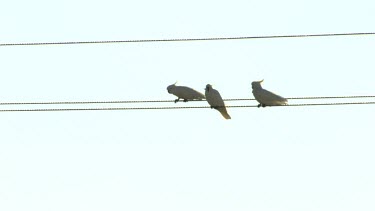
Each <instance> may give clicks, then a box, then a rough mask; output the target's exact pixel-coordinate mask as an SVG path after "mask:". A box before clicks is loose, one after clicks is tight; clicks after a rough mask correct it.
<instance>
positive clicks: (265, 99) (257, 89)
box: [251, 80, 288, 108]
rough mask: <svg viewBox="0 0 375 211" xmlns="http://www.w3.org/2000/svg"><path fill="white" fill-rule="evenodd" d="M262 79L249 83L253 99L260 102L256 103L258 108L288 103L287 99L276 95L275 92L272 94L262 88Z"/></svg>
mask: <svg viewBox="0 0 375 211" xmlns="http://www.w3.org/2000/svg"><path fill="white" fill-rule="evenodd" d="M263 81H264V80H261V81H253V82H252V83H251V86H252V88H253V95H254V97H255V99H256V100H257V101H258V102H259V103H260V104H259V105H258V108H259V107H260V106H262V107H266V106H278V105H286V104H288V100H287V99H285V98H283V97H281V96H279V95H277V94H274V93H272V92H270V91H268V90H266V89H263V88H262V85H261V83H262V82H263Z"/></svg>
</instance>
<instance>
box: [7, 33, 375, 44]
mask: <svg viewBox="0 0 375 211" xmlns="http://www.w3.org/2000/svg"><path fill="white" fill-rule="evenodd" d="M364 35H375V32H354V33H326V34H298V35H265V36H248V37H246V36H244V37H208V38H175V39H141V40H104V41H66V42H28V43H1V44H0V47H2V46H36V45H81V44H116V43H141V42H142V43H150V42H190V41H222V40H245V39H280V38H307V37H333V36H364Z"/></svg>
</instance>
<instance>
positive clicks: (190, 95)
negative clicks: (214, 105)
mask: <svg viewBox="0 0 375 211" xmlns="http://www.w3.org/2000/svg"><path fill="white" fill-rule="evenodd" d="M176 83H177V82H176ZM176 83H174V84H172V85H169V86H168V87H167V90H168V93H169V94H173V95H175V96H177V97H178V98H177V99H176V100H175V101H174V102H175V103H177V102H178V101H179V100H180V99H181V98H182V99H184V102H187V101H189V100H202V99H205V97H204V95H203V94H202V93H200V92H198V91H195V90H194V89H192V88H190V87H186V86H176Z"/></svg>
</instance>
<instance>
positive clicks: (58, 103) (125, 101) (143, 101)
mask: <svg viewBox="0 0 375 211" xmlns="http://www.w3.org/2000/svg"><path fill="white" fill-rule="evenodd" d="M355 98H375V95H356V96H355V95H353V96H320V97H319V96H318V97H289V98H286V99H288V100H316V99H355ZM252 100H255V99H254V98H229V99H224V101H252ZM191 101H193V102H199V101H206V100H190V101H189V102H191ZM171 102H174V100H122V101H50V102H0V105H64V104H66V105H69V104H128V103H129V104H131V103H134V104H135V103H171Z"/></svg>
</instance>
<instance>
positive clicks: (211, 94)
mask: <svg viewBox="0 0 375 211" xmlns="http://www.w3.org/2000/svg"><path fill="white" fill-rule="evenodd" d="M205 90H206V92H205V95H206V100H207V102H208V104H210V106H211V108H214V109H216V110H218V111H219V112H220V113H221V115H223V117H224V118H225V119H231V118H230V116H229V114H228V112H227V109H226V108H225V104H224V101H223V98H221V95H220V93H219V92H218V91H217V90H216V89H213V88H212V86H211V85H210V84H207V85H206V89H205Z"/></svg>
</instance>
